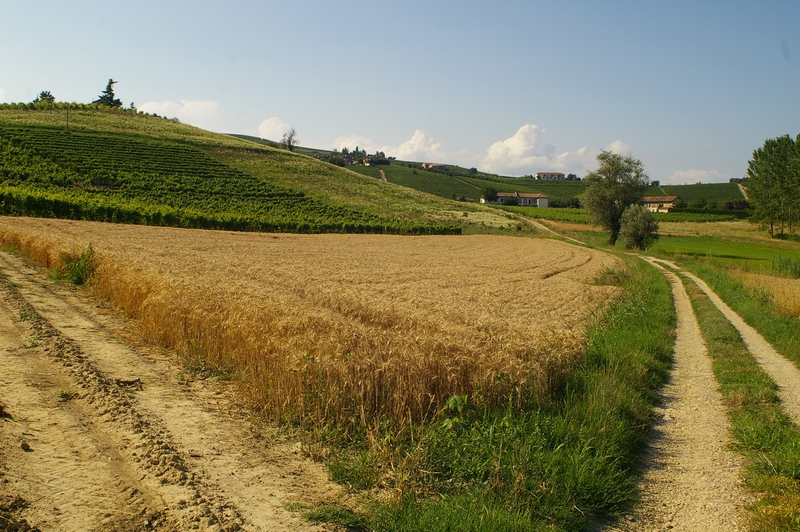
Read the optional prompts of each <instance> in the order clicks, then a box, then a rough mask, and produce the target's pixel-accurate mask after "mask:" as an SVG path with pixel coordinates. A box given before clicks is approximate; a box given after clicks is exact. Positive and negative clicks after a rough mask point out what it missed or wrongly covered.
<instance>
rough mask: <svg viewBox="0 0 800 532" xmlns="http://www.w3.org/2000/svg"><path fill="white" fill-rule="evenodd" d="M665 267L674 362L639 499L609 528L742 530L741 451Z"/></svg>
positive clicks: (686, 308)
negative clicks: (673, 320) (734, 447)
mask: <svg viewBox="0 0 800 532" xmlns="http://www.w3.org/2000/svg"><path fill="white" fill-rule="evenodd" d="M658 267H659V268H661V267H660V266H658ZM661 269H662V270H664V268H661ZM664 275H666V276H667V279H668V280H669V282H670V284H671V285H672V292H673V297H674V300H675V307H676V311H677V315H678V328H677V339H676V344H675V355H674V368H673V371H672V375H671V378H670V381H669V383H668V384H667V385H666V386H665V387H664V389H663V390H662V392H661V399H662V406H661V408H660V410H661V412H660V413H661V419H660V420H659V421H658V423H656V425H655V426H654V427H653V429H652V432H651V434H650V438H649V441H650V444H649V448H648V450H647V452H646V455H645V457H644V460H645V462H646V464H647V467H646V468H645V470H644V471H643V473H642V478H641V481H640V488H641V500H640V502H639V504H638V505H637V507H636V509H635V511H634V512H633V513H632V514H631V515H630V516H628V517H627V518H625V519H622V520H621V521H620V523H618V524H617V525H616V527H615V528H613V529H612V530H620V531H648V532H649V531H654V530H659V531H660V530H686V531H727V530H741V529H742V520H741V513H742V512H741V510H742V506H743V504H744V501H745V499H744V497H743V494H742V489H741V486H740V480H739V470H740V467H741V457H740V456H739V455H738V454H736V453H734V452H732V451H729V450H728V445H729V444H730V443H731V437H730V434H729V431H728V419H727V416H726V412H725V408H724V406H723V403H722V396H721V395H720V394H719V392H717V383H716V381H715V380H714V376H713V373H712V370H711V360H710V359H709V357H708V356H707V351H706V347H705V344H704V342H703V338H702V335H701V333H700V328H699V326H698V324H697V320H696V318H695V315H694V312H693V310H692V306H691V303H690V301H689V296H688V295H687V294H686V290H685V289H684V287H683V284H682V283H681V281H680V279H679V278H678V276H677V275H675V274H674V273H672V272H669V271H666V270H664Z"/></svg>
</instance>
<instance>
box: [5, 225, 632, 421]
mask: <svg viewBox="0 0 800 532" xmlns="http://www.w3.org/2000/svg"><path fill="white" fill-rule="evenodd" d="M0 238H1V239H2V242H4V243H5V244H6V245H13V246H15V247H17V248H19V249H20V250H22V251H23V252H24V253H25V254H28V255H30V256H32V257H33V258H34V259H35V260H37V261H38V262H39V263H41V264H44V265H46V266H47V267H51V268H52V267H58V266H60V265H61V262H62V258H63V257H75V256H77V255H78V254H79V253H80V252H81V251H83V250H85V249H86V247H87V246H88V244H89V243H91V244H92V247H93V249H94V250H95V257H96V276H95V278H94V284H95V286H97V287H98V288H99V289H101V290H102V291H103V293H104V294H106V295H107V296H108V297H110V298H111V299H112V300H114V301H115V302H117V303H118V304H120V305H122V306H123V307H125V308H126V309H127V311H128V312H130V313H131V314H132V315H134V316H136V317H137V318H138V320H139V323H140V325H141V328H142V332H143V334H144V335H145V336H147V337H148V338H149V339H150V340H152V341H155V342H158V343H160V344H162V345H166V346H169V347H173V348H178V349H180V350H181V351H182V353H183V354H184V356H186V357H189V358H192V359H194V362H195V363H198V364H202V365H203V366H204V367H206V368H209V369H213V370H224V371H235V372H238V374H239V375H240V376H241V378H242V381H243V383H244V388H243V393H245V394H246V395H247V396H248V397H249V399H250V401H251V402H252V404H254V405H257V406H259V407H260V408H263V409H264V410H265V411H266V412H268V413H270V414H273V415H275V416H280V417H283V418H284V419H286V418H287V417H288V418H289V419H296V420H307V421H333V422H347V421H351V422H352V421H359V422H362V421H366V420H368V419H372V418H374V417H375V416H384V415H385V416H388V417H389V418H391V419H394V420H396V421H399V420H420V419H423V418H425V417H429V416H431V415H433V414H435V413H436V412H438V411H439V410H441V409H442V408H443V406H444V403H445V402H446V401H447V399H448V398H449V397H451V396H453V395H457V394H466V395H469V396H470V397H472V398H474V399H475V400H477V401H479V402H481V403H482V404H485V405H487V406H492V405H497V404H505V403H507V402H508V401H509V400H511V401H512V402H513V403H514V404H515V405H516V406H518V407H521V406H523V405H527V404H533V403H536V402H538V401H541V400H542V399H544V398H546V397H547V396H548V394H549V393H550V391H551V390H552V387H553V385H555V384H558V383H560V382H562V381H563V380H564V379H565V378H566V376H567V375H568V374H569V372H570V371H571V368H572V367H573V366H574V364H575V363H576V362H577V361H578V360H579V357H580V354H581V352H582V348H583V345H584V341H585V340H584V323H585V321H586V319H587V318H588V317H589V316H590V314H591V313H592V312H594V311H595V310H596V309H598V308H600V307H602V306H603V305H604V304H605V303H606V302H608V301H610V300H612V299H614V298H615V297H616V296H617V295H618V294H619V292H620V289H619V288H615V287H609V286H597V285H594V284H593V281H594V280H595V279H597V278H598V277H600V275H601V274H602V272H603V271H604V270H606V269H608V268H612V267H616V266H617V265H618V261H617V260H616V259H614V258H612V257H609V256H607V255H605V254H602V253H599V252H595V251H592V250H588V249H581V248H577V247H575V246H570V245H567V244H564V243H561V242H555V241H552V240H536V239H525V238H510V237H483V236H472V237H458V238H453V237H392V236H356V235H305V236H300V235H279V236H278V235H268V234H241V233H223V232H207V231H188V230H181V229H172V228H154V227H137V226H123V225H109V224H100V223H92V222H72V221H65V220H37V219H17V218H3V219H2V220H1V221H0ZM545 279H546V280H545Z"/></svg>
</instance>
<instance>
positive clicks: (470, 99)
mask: <svg viewBox="0 0 800 532" xmlns="http://www.w3.org/2000/svg"><path fill="white" fill-rule="evenodd" d="M0 7H1V8H2V9H0V13H2V15H0V101H6V102H18V101H26V102H27V101H31V100H32V99H33V98H34V97H35V96H36V94H38V92H39V91H42V90H49V91H51V92H52V93H53V94H54V95H55V96H56V98H57V99H58V100H66V101H77V102H90V101H91V100H93V99H95V98H96V97H97V96H98V95H99V94H100V92H101V91H102V90H103V89H104V87H105V84H106V82H107V81H108V79H109V78H110V77H112V78H113V79H115V80H117V81H118V84H117V85H116V95H117V97H119V98H120V99H122V101H123V102H124V103H125V105H126V106H127V105H128V104H129V103H130V102H134V103H135V104H136V106H137V107H138V108H139V109H140V110H144V111H149V112H156V113H158V114H161V115H166V116H169V117H177V118H179V119H180V120H181V121H183V122H186V123H190V124H194V125H197V126H200V127H203V128H206V129H210V130H213V131H218V132H224V133H243V134H249V135H255V136H262V137H264V138H269V139H272V140H278V139H280V137H281V135H282V133H283V132H284V131H286V130H287V129H288V128H289V127H294V128H295V129H296V130H297V132H298V137H299V138H300V141H301V144H303V145H306V146H313V147H318V148H341V147H342V146H347V147H349V148H351V149H352V148H355V146H356V145H358V146H359V147H361V148H366V149H368V150H369V151H370V152H373V151H375V150H378V149H380V150H382V151H385V152H386V153H387V155H394V156H396V157H398V158H400V159H411V160H419V161H430V162H448V163H455V164H461V165H463V166H467V167H472V166H475V167H477V168H479V169H480V170H485V171H491V172H497V173H502V174H505V175H516V176H519V175H524V174H531V173H535V172H538V171H552V170H555V171H563V172H565V173H570V172H571V173H576V174H578V175H579V176H583V175H584V174H585V173H586V172H587V171H588V170H591V169H593V168H595V167H596V162H595V157H596V155H597V153H598V152H599V151H600V150H602V149H613V150H615V151H618V152H621V153H625V154H631V155H633V156H634V157H636V158H638V159H641V160H642V162H643V163H644V165H645V168H646V170H647V171H648V173H649V174H650V177H651V178H652V179H658V180H660V181H661V182H662V183H696V182H703V183H709V182H725V181H728V179H730V178H731V177H742V176H743V175H744V172H745V170H746V167H747V161H748V159H749V158H750V155H751V154H752V151H753V150H754V149H755V148H757V147H759V146H761V145H762V144H763V142H764V140H765V139H767V138H771V137H776V136H779V135H783V134H791V135H797V134H798V133H800V90H799V89H800V2H798V1H796V0H793V1H782V2H781V1H769V0H767V1H764V2H736V1H724V2H712V1H708V2H700V1H687V2H684V1H670V2H651V1H629V2H613V1H612V2H589V1H587V2H537V1H529V2H523V1H518V2H504V1H502V0H500V1H493V2H471V1H431V0H429V1H420V2H399V1H396V2H377V1H376V2H365V1H364V2H362V1H347V0H341V1H337V2H330V1H295V2H286V1H284V2H268V1H258V2H257V1H236V0H228V1H226V2H221V1H219V2H209V1H202V0H201V1H191V2H189V1H170V0H162V1H158V2H149V1H141V2H114V1H103V2H95V1H82V2H80V3H72V2H63V1H36V0H26V1H20V0H2V3H1V4H0Z"/></svg>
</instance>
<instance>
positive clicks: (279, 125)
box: [258, 116, 292, 141]
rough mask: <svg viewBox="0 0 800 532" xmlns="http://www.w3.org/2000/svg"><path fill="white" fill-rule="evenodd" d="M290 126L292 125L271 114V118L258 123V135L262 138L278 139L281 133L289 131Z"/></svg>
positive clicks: (281, 135)
mask: <svg viewBox="0 0 800 532" xmlns="http://www.w3.org/2000/svg"><path fill="white" fill-rule="evenodd" d="M291 127H292V126H290V125H289V124H287V123H286V122H284V121H283V120H281V119H280V118H278V117H277V116H273V117H272V118H267V119H266V120H264V121H263V122H261V123H260V124H259V125H258V135H259V136H260V137H261V138H262V139H269V140H274V141H279V140H281V139H282V138H283V134H284V133H286V132H287V131H289V128H291Z"/></svg>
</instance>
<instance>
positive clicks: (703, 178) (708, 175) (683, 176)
mask: <svg viewBox="0 0 800 532" xmlns="http://www.w3.org/2000/svg"><path fill="white" fill-rule="evenodd" d="M730 178H731V176H729V175H726V174H723V173H721V172H717V171H716V170H678V171H677V172H674V173H673V174H672V175H671V176H669V177H668V178H666V179H664V180H663V181H662V182H661V184H663V185H693V184H695V183H725V182H727V181H729V180H730Z"/></svg>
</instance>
